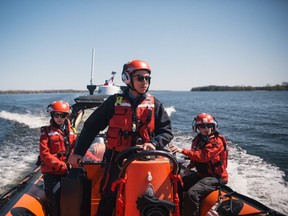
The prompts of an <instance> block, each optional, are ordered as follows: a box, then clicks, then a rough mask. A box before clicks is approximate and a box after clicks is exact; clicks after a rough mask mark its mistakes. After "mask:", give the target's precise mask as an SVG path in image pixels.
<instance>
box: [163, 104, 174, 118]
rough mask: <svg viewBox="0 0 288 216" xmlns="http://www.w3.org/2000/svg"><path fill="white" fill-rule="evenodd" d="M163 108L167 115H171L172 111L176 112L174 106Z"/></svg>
mask: <svg viewBox="0 0 288 216" xmlns="http://www.w3.org/2000/svg"><path fill="white" fill-rule="evenodd" d="M165 110H166V112H167V114H168V115H169V116H171V115H172V113H173V112H176V109H175V108H174V106H171V107H167V108H165Z"/></svg>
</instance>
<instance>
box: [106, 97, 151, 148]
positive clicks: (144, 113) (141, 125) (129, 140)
mask: <svg viewBox="0 0 288 216" xmlns="http://www.w3.org/2000/svg"><path fill="white" fill-rule="evenodd" d="M154 112H155V107H154V97H153V96H152V95H150V94H146V97H145V99H144V100H142V102H140V103H139V104H138V105H137V107H135V108H133V107H132V106H131V103H130V102H129V100H128V99H126V98H124V97H123V95H119V94H118V95H116V101H115V109H114V115H113V116H112V118H111V119H110V121H109V128H108V131H107V147H108V148H109V149H113V150H115V151H123V150H124V149H126V148H128V147H130V146H135V145H136V144H142V143H145V142H148V141H149V140H150V139H151V138H152V137H153V136H154V130H155V118H154Z"/></svg>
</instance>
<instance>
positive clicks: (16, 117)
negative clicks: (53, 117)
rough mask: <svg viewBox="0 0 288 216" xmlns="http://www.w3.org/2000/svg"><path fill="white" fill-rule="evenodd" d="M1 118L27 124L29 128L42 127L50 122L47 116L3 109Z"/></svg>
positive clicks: (0, 114) (0, 113)
mask: <svg viewBox="0 0 288 216" xmlns="http://www.w3.org/2000/svg"><path fill="white" fill-rule="evenodd" d="M0 118H3V119H6V120H10V121H15V122H18V123H21V124H25V125H26V126H28V127H29V128H40V127H41V126H43V125H46V124H48V123H49V122H48V121H47V119H48V118H47V116H35V115H33V114H20V113H12V112H7V111H1V112H0Z"/></svg>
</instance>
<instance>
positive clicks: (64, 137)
mask: <svg viewBox="0 0 288 216" xmlns="http://www.w3.org/2000/svg"><path fill="white" fill-rule="evenodd" d="M47 112H49V113H50V116H51V120H50V125H49V126H44V127H41V136H40V164H41V171H42V173H43V174H44V175H43V178H44V185H45V195H46V197H47V199H48V201H49V207H48V212H49V215H50V216H56V215H60V181H61V178H62V177H64V176H66V175H67V173H68V170H67V166H66V162H67V159H68V156H69V155H70V153H71V150H72V148H74V146H75V141H76V138H77V135H76V134H75V133H74V132H73V130H72V127H71V124H70V121H69V119H68V116H69V114H70V106H69V104H68V103H66V102H65V101H55V102H53V103H52V104H50V105H49V106H48V107H47Z"/></svg>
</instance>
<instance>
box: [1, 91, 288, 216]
mask: <svg viewBox="0 0 288 216" xmlns="http://www.w3.org/2000/svg"><path fill="white" fill-rule="evenodd" d="M151 93H152V94H153V95H155V96H156V97H157V98H158V99H160V100H161V101H162V102H163V104H164V106H165V108H166V110H167V112H168V113H169V114H170V117H171V120H172V126H173V131H174V135H175V138H174V140H173V141H172V142H173V143H174V144H176V145H179V146H182V147H187V148H189V146H190V145H191V141H192V135H193V134H192V133H191V127H192V126H191V122H192V120H193V118H194V117H195V116H196V115H197V114H198V113H201V112H208V113H211V114H212V115H214V116H215V117H216V119H217V121H218V124H219V130H220V132H221V133H222V134H223V135H225V137H226V138H227V140H228V141H229V162H228V163H229V165H228V172H229V186H231V187H232V188H233V189H234V190H236V191H237V192H239V193H243V194H245V195H247V196H250V197H252V198H254V199H256V200H258V201H260V202H262V203H264V204H266V205H268V206H270V207H272V208H274V209H276V210H278V211H281V212H282V213H285V214H288V207H287V203H288V184H287V183H288V157H287V155H288V123H287V122H288V92H266V91H257V92H170V91H165V92H163V91H162V92H160V91H159V92H158V91H156V92H151ZM79 95H80V94H75V93H73V94H72V93H71V94H22V95H0V101H1V104H0V167H1V170H0V194H2V193H4V192H5V191H6V190H8V189H9V188H10V187H11V186H12V185H13V184H14V183H15V182H17V181H18V180H19V179H21V178H22V177H23V175H25V174H27V173H29V172H30V171H31V170H32V169H33V168H34V167H35V165H34V164H35V161H36V158H37V155H38V141H39V136H40V130H39V128H40V127H41V126H43V125H46V124H48V122H49V116H48V114H47V112H46V107H47V105H48V104H49V103H51V102H53V101H55V100H60V99H62V100H66V101H67V102H69V103H70V104H72V103H73V99H74V98H75V97H77V96H79ZM178 156H179V157H180V156H181V155H178Z"/></svg>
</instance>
